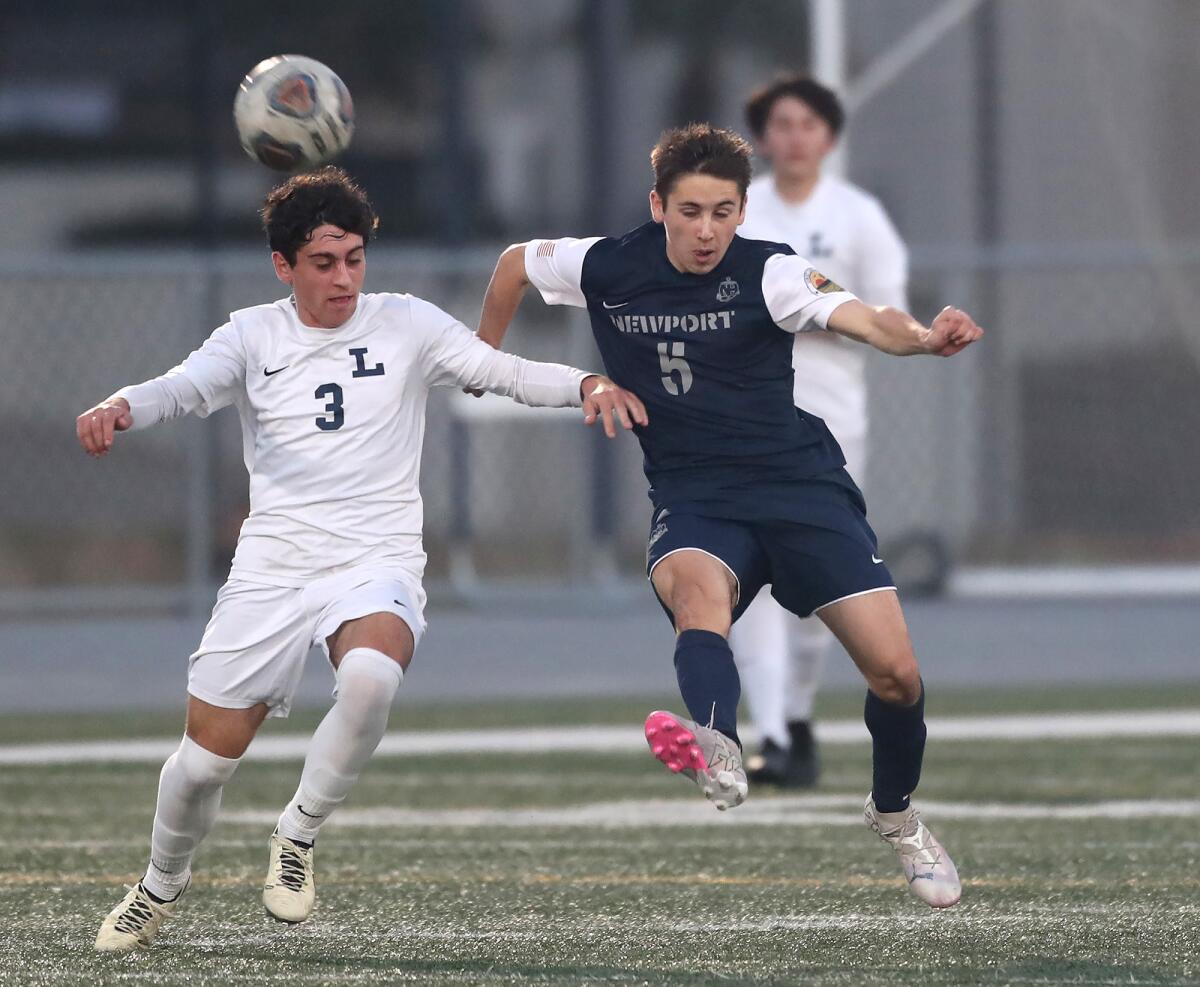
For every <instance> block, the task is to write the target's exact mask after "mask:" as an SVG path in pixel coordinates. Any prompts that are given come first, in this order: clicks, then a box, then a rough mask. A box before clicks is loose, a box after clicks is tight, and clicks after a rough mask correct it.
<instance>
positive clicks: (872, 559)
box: [871, 555, 883, 565]
mask: <svg viewBox="0 0 1200 987" xmlns="http://www.w3.org/2000/svg"><path fill="white" fill-rule="evenodd" d="M871 561H872V562H874V563H875V564H876V565H883V559H877V558H875V556H874V555H872V556H871Z"/></svg>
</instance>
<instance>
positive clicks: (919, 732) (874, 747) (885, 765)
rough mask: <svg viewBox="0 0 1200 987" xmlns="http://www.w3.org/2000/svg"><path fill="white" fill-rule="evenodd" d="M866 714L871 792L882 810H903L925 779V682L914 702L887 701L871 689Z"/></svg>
mask: <svg viewBox="0 0 1200 987" xmlns="http://www.w3.org/2000/svg"><path fill="white" fill-rule="evenodd" d="M863 718H864V719H865V720H866V721H867V729H868V730H869V731H871V753H872V778H871V794H872V797H873V798H874V799H875V808H876V809H878V810H879V811H880V812H903V811H904V810H905V809H907V808H908V798H909V796H910V795H912V793H913V792H914V791H915V790H916V787H917V782H919V781H920V780H921V759H922V758H923V757H924V756H925V683H923V682H922V683H921V698H920V699H918V700H917V701H916V702H915V703H913V704H912V705H911V706H899V705H896V704H895V703H885V702H884V701H883V700H882V699H880V698H879V697H878V696H877V695H875V693H873V692H871V691H870V690H868V691H867V703H866V708H865V709H864V710H863Z"/></svg>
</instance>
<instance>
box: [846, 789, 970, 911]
mask: <svg viewBox="0 0 1200 987" xmlns="http://www.w3.org/2000/svg"><path fill="white" fill-rule="evenodd" d="M863 816H864V818H865V819H866V821H867V825H868V826H870V827H871V831H872V832H874V833H875V834H876V835H877V836H878V837H879V838H880V839H881V840H883V842H884V843H887V844H888V845H889V846H891V848H892V849H893V850H895V851H896V854H897V855H898V856H899V857H900V867H901V869H902V870H903V871H904V877H905V880H907V881H908V889H909V890H910V891H911V892H912V893H913V894H915V895H916V896H917V897H918V898H920V899H921V900H922V901H923V902H925V904H927V905H928V906H929V907H930V908H949V907H950V906H951V905H956V904H958V899H959V898H961V897H962V882H961V881H959V879H958V871H957V870H955V868H954V861H953V860H951V859H950V854H948V853H947V852H946V849H945V847H943V846H942V845H941V844H940V843H939V842H938V841H937V837H936V836H934V835H933V834H932V833H931V832H929V827H927V826H926V825H925V824H924V823H923V822H921V817H920V815H919V814H918V813H917V810H916V809H914V808H913V807H912V806H909V807H908V808H907V809H905V810H904V811H903V812H880V811H879V810H878V809H876V808H875V800H874V799H873V798H872V797H871V796H870V795H868V796H867V804H866V806H865V808H864V809H863Z"/></svg>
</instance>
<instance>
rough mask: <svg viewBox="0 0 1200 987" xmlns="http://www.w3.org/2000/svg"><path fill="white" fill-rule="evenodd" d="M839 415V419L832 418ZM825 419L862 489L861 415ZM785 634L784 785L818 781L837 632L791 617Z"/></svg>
mask: <svg viewBox="0 0 1200 987" xmlns="http://www.w3.org/2000/svg"><path fill="white" fill-rule="evenodd" d="M834 418H836V421H833V420H831V419H834ZM825 420H826V424H828V425H829V426H830V428H831V429H833V431H834V434H835V435H836V436H837V437H838V444H839V445H840V446H841V447H842V453H843V454H844V455H845V457H846V472H847V473H848V474H849V475H850V478H851V479H852V480H853V481H854V483H855V485H856V486H857V487H858V488H859V489H860V490H861V489H862V486H863V480H864V478H865V477H864V473H865V470H866V453H867V448H866V445H867V442H866V440H867V432H866V421H865V418H864V417H863V416H860V415H859V414H856V413H855V408H854V407H853V405H852V404H851V405H847V406H846V407H842V408H839V409H837V411H836V412H835V414H834V415H832V416H828V417H826V419H825ZM785 633H786V634H787V647H786V654H787V669H786V672H785V674H784V677H783V680H782V681H783V690H782V691H783V705H784V719H785V721H786V724H787V737H788V744H789V747H788V760H787V767H786V770H785V773H784V780H783V782H782V783H783V784H787V785H792V786H796V787H807V786H811V785H815V784H816V782H817V778H818V776H819V774H820V757H819V755H818V752H817V741H816V737H815V736H814V735H813V729H812V720H813V707H814V704H815V702H816V698H817V689H818V688H819V687H820V684H821V672H822V670H823V669H824V667H825V659H826V657H827V656H828V654H829V652H830V650H831V649H832V648H833V646H834V644H835V638H834V636H833V633H832V632H831V631H830V630H829V628H828V627H826V626H825V624H824V623H822V622H821V620H820V619H819V618H817V617H806V618H804V619H802V620H795V619H794V620H791V621H789V622H788V623H787V624H786V625H785Z"/></svg>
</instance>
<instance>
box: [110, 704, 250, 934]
mask: <svg viewBox="0 0 1200 987" xmlns="http://www.w3.org/2000/svg"><path fill="white" fill-rule="evenodd" d="M266 715H267V706H266V705H265V704H259V705H257V706H253V707H251V708H249V709H221V708H219V707H216V706H211V705H209V704H208V703H204V702H202V701H200V700H198V699H196V698H195V696H189V697H188V713H187V731H186V733H185V734H184V737H183V740H182V741H181V743H180V745H179V748H178V749H177V750H176V751H175V752H174V753H173V754H172V755H171V756H170V757H169V758H167V761H166V763H165V764H164V765H163V767H162V771H161V772H160V773H159V776H158V799H157V802H156V803H155V808H154V824H153V827H152V829H151V836H150V862H149V864H148V865H147V867H146V872H145V874H144V876H143V877H142V879H141V880H140V881H138V882H137V884H136V885H134V886H133V887H132V888H130V889H129V893H128V894H126V896H125V897H124V898H123V899H122V900H121V902H120V903H119V904H118V905H117V906H116V907H115V908H114V909H113V910H112V911H111V912H109V914H108V916H107V917H106V918H105V919H104V922H103V923H102V924H101V926H100V931H99V932H98V933H97V935H96V944H95V945H96V949H97V950H99V951H101V952H128V951H129V950H132V949H136V948H145V947H147V946H149V945H150V944H151V942H152V941H153V939H154V937H155V935H156V934H157V933H158V930H159V928H160V927H161V926H162V924H163V922H165V921H166V920H167V919H169V918H170V917H171V916H172V914H173V913H174V911H175V906H176V904H177V903H178V901H179V899H180V898H181V897H182V896H183V893H184V891H186V890H187V887H188V885H189V884H190V883H191V879H192V856H193V855H194V854H195V852H196V848H197V847H198V846H199V845H200V842H201V841H202V840H203V839H204V837H205V836H207V835H208V832H209V830H210V829H212V826H213V823H214V822H215V821H216V818H217V812H218V811H219V809H220V807H221V793H222V791H223V789H224V786H225V785H226V783H227V782H228V781H229V780H230V778H232V777H233V773H234V771H235V770H237V766H238V761H239V759H240V758H241V756H242V754H244V753H245V750H246V748H247V747H248V746H249V744H250V741H251V740H252V739H253V737H254V734H255V732H256V731H257V729H258V727H259V725H260V724H261V723H262V721H263V719H264V718H265V717H266Z"/></svg>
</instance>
